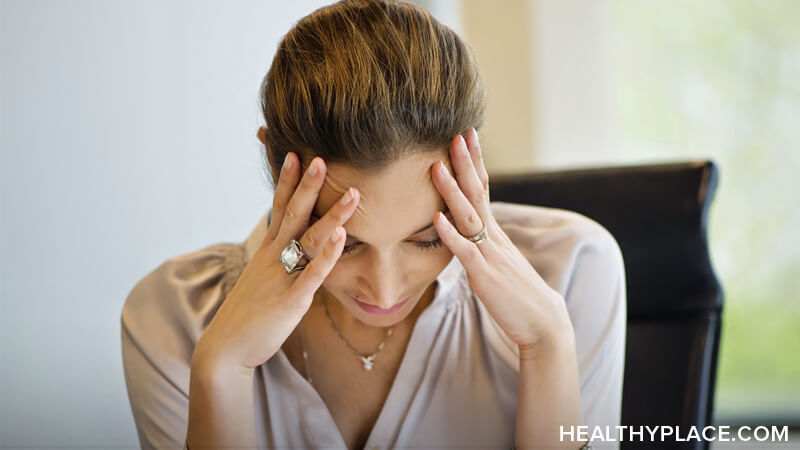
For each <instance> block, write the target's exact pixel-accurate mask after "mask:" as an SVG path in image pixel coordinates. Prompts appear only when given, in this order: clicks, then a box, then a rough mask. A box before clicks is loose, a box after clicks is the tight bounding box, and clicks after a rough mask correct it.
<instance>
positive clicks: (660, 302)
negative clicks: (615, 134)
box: [490, 161, 723, 449]
mask: <svg viewBox="0 0 800 450" xmlns="http://www.w3.org/2000/svg"><path fill="white" fill-rule="evenodd" d="M717 177H718V170H717V166H716V165H715V164H714V162H713V161H691V162H680V163H668V164H648V165H632V166H615V167H598V168H585V169H567V170H558V171H541V172H533V173H525V174H510V175H509V174H503V175H492V176H490V180H491V182H490V195H491V199H492V200H493V201H506V202H514V203H526V204H534V205H539V206H547V207H553V208H562V209H568V210H572V211H577V212H579V213H581V214H584V215H586V216H588V217H590V218H592V219H594V220H595V221H597V222H599V223H600V224H602V225H603V226H605V227H606V228H607V229H608V230H609V231H610V232H611V233H612V234H613V235H614V237H615V238H616V239H617V242H618V243H619V245H620V248H621V250H622V255H623V258H624V260H625V270H626V277H627V296H628V330H627V348H626V361H625V378H624V381H623V398H622V424H623V425H629V426H637V429H638V426H639V425H650V426H654V425H673V426H680V429H681V433H682V434H683V435H684V436H685V435H686V433H687V432H688V428H689V427H690V426H692V425H694V426H697V427H698V430H699V431H702V427H704V426H707V425H712V424H713V422H712V413H713V406H714V387H715V381H716V369H717V355H718V349H719V338H720V330H721V321H720V317H721V313H722V299H723V294H722V288H721V286H720V283H719V281H718V280H717V277H716V275H715V273H714V269H713V267H712V264H711V260H710V257H709V251H708V240H707V238H706V227H707V217H708V208H709V205H710V204H711V201H712V199H713V195H714V191H715V189H716V185H717ZM621 448H623V449H628V448H669V449H679V448H687V449H708V448H709V444H708V443H707V442H705V443H703V442H697V441H687V442H676V441H674V440H673V441H672V442H663V443H661V442H656V443H649V442H647V443H642V442H639V443H637V442H623V443H622V445H621Z"/></svg>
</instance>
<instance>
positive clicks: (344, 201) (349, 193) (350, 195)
mask: <svg viewBox="0 0 800 450" xmlns="http://www.w3.org/2000/svg"><path fill="white" fill-rule="evenodd" d="M351 200H353V188H347V192H345V193H344V195H343V196H342V199H341V200H339V203H341V204H342V205H346V204H348V203H350V201H351Z"/></svg>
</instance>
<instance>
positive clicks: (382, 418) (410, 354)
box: [267, 256, 462, 448]
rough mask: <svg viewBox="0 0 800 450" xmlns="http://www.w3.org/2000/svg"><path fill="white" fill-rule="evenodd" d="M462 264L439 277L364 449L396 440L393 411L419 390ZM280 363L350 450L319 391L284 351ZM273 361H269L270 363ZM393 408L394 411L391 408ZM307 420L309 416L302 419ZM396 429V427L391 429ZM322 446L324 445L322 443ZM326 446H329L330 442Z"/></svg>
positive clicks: (399, 420)
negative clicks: (433, 343)
mask: <svg viewBox="0 0 800 450" xmlns="http://www.w3.org/2000/svg"><path fill="white" fill-rule="evenodd" d="M461 267H462V266H461V264H460V262H459V260H458V258H456V257H455V256H453V259H452V260H451V261H450V263H449V264H448V265H447V266H446V267H445V268H444V269H443V270H442V271H441V272H440V273H439V275H438V276H437V277H436V282H437V283H436V288H435V290H434V294H433V300H432V301H431V303H430V304H429V305H428V306H427V307H426V308H425V309H424V310H423V311H422V312H421V313H420V315H419V317H418V318H417V321H416V323H415V324H414V327H413V328H412V330H411V335H410V336H409V340H408V344H407V346H406V350H405V352H404V353H403V357H402V359H401V361H400V366H399V367H398V369H397V373H396V374H395V377H394V379H393V380H392V384H391V387H390V388H389V394H388V395H387V396H386V400H385V401H384V403H383V405H381V409H380V412H379V413H378V417H377V419H376V420H375V423H374V424H373V426H372V429H371V430H370V433H369V436H368V437H367V441H366V445H365V448H372V447H375V446H376V445H378V444H377V443H378V442H389V441H391V440H393V439H394V438H395V437H396V433H397V431H399V429H400V428H401V427H402V426H403V423H404V420H405V415H404V409H405V408H403V411H399V413H400V414H399V415H398V414H397V412H398V408H396V407H394V406H396V405H397V403H398V402H401V401H402V402H406V403H409V404H410V402H411V401H413V397H414V393H415V392H416V387H417V386H418V384H419V382H420V381H421V380H422V377H423V375H424V368H425V364H422V361H424V360H426V359H427V358H428V356H429V354H430V352H431V351H432V348H431V346H430V343H431V342H432V341H433V340H434V338H435V335H436V334H437V333H438V329H439V327H438V326H437V325H438V324H440V323H441V322H442V321H443V320H444V316H445V314H446V313H447V312H448V311H451V308H449V307H448V306H449V305H450V304H451V303H453V302H454V301H456V298H455V296H453V295H450V292H451V291H452V290H453V288H454V286H455V285H456V284H457V281H458V277H459V275H460V274H461V270H462V269H461ZM276 354H277V355H278V358H277V363H279V364H280V365H281V366H283V368H284V370H287V371H289V373H290V374H291V375H290V376H291V377H292V378H294V381H293V384H299V385H301V386H302V387H303V389H305V390H306V391H307V392H308V393H309V394H310V395H311V396H312V397H313V399H314V400H313V402H314V404H313V405H312V406H313V407H314V409H315V412H316V413H317V414H320V413H321V414H322V415H323V417H324V420H326V421H327V422H328V426H329V427H330V429H331V433H333V434H334V435H335V436H336V440H337V442H336V444H335V445H336V446H341V447H342V448H347V444H346V443H345V440H344V436H342V433H341V430H339V428H338V426H337V425H336V421H334V420H333V415H332V414H331V412H330V409H329V408H328V406H327V405H326V404H325V402H324V400H323V399H322V397H321V396H320V394H319V392H318V391H317V390H316V388H315V387H314V386H313V385H311V383H309V382H308V380H307V379H306V378H305V377H304V376H303V375H302V374H301V373H300V372H298V371H297V369H296V368H295V367H294V366H293V365H292V364H291V362H290V361H289V357H288V356H287V355H286V353H285V352H284V351H283V347H280V348H279V349H278V352H277V353H276ZM273 359H274V358H272V359H270V360H268V361H267V364H269V363H270V361H272V360H273ZM389 405H392V406H393V407H389ZM393 413H394V414H395V415H396V417H391V416H390V414H393ZM303 420H306V416H304V417H303ZM392 425H394V426H392ZM307 429H308V430H312V431H309V432H310V433H314V431H313V430H314V429H315V428H314V427H311V426H309V427H307ZM319 444H320V445H322V444H323V443H319ZM324 444H326V445H327V444H328V443H327V442H326V443H324Z"/></svg>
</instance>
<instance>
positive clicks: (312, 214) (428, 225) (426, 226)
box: [311, 206, 450, 241]
mask: <svg viewBox="0 0 800 450" xmlns="http://www.w3.org/2000/svg"><path fill="white" fill-rule="evenodd" d="M449 212H450V208H448V207H446V206H445V208H444V210H443V211H442V214H447V213H449ZM311 217H313V218H315V219H317V220H319V219H320V217H319V216H318V215H317V214H316V213H315V212H313V211H312V212H311ZM431 227H433V222H431V223H429V224H427V225H425V226H424V227H422V228H420V229H419V230H417V231H414V232H413V233H411V234H409V235H408V236H409V237H411V236H413V235H415V234H418V233H422V232H423V231H425V230H427V229H429V228H431ZM347 237H348V238H350V239H355V240H357V241H361V239H359V238H358V237H356V236H353V235H352V234H350V233H348V234H347Z"/></svg>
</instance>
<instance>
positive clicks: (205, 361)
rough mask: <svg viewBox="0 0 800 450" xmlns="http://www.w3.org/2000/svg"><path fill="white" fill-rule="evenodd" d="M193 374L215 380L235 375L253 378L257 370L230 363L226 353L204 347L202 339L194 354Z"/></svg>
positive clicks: (192, 360) (192, 361) (192, 362)
mask: <svg viewBox="0 0 800 450" xmlns="http://www.w3.org/2000/svg"><path fill="white" fill-rule="evenodd" d="M191 373H193V374H198V375H204V376H206V377H213V378H219V377H226V378H227V377H231V376H234V375H240V376H252V375H253V374H254V373H255V369H254V368H249V367H245V366H243V365H241V364H237V363H236V362H233V361H230V358H227V357H226V356H225V354H224V353H222V352H219V351H215V350H213V349H212V348H209V347H208V346H207V345H204V344H203V339H202V337H201V338H200V340H199V341H198V342H197V345H196V346H195V348H194V351H193V352H192V359H191Z"/></svg>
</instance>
